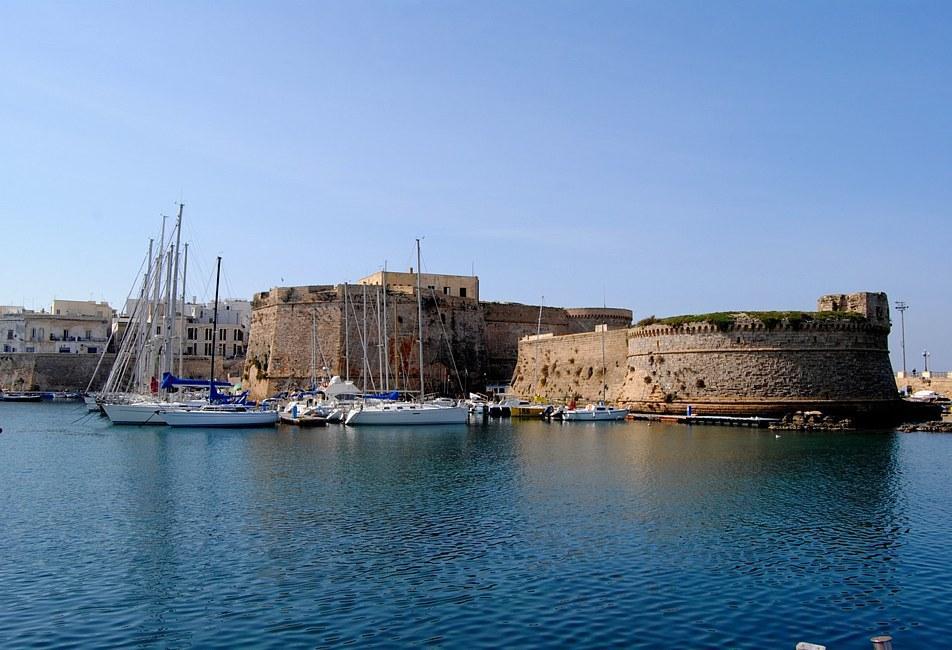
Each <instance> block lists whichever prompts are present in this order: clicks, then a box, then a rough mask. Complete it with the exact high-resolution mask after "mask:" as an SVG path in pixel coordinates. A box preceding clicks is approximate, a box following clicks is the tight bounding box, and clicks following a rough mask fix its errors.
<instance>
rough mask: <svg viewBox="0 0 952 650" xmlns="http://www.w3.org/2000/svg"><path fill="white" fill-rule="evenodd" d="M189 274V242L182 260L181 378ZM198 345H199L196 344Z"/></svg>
mask: <svg viewBox="0 0 952 650" xmlns="http://www.w3.org/2000/svg"><path fill="white" fill-rule="evenodd" d="M187 273H188V242H185V257H184V258H183V260H182V314H181V316H179V345H178V348H179V349H178V353H179V357H178V374H179V377H181V376H182V364H183V363H184V361H183V356H184V355H183V354H182V346H183V345H185V344H184V342H183V341H184V339H185V277H186V274H187ZM196 345H198V344H197V343H196Z"/></svg>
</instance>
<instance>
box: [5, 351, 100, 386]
mask: <svg viewBox="0 0 952 650" xmlns="http://www.w3.org/2000/svg"><path fill="white" fill-rule="evenodd" d="M99 357H100V355H98V354H34V353H13V354H3V355H0V388H2V389H3V390H8V391H28V390H70V391H74V390H86V386H87V385H88V384H89V379H90V377H92V376H93V372H94V371H95V370H96V364H97V363H99ZM114 359H115V355H114V354H107V355H106V356H105V358H104V359H103V361H102V364H101V365H100V367H99V371H98V372H97V373H96V381H95V382H93V390H97V389H98V388H99V387H100V386H101V385H102V383H103V382H104V381H105V380H106V376H107V375H108V374H109V368H110V367H112V362H113V360H114Z"/></svg>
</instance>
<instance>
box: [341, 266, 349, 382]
mask: <svg viewBox="0 0 952 650" xmlns="http://www.w3.org/2000/svg"><path fill="white" fill-rule="evenodd" d="M338 340H340V339H338ZM338 358H340V357H338ZM344 365H345V366H347V369H346V370H345V371H344V381H350V322H349V320H348V317H347V283H346V282H345V283H344Z"/></svg>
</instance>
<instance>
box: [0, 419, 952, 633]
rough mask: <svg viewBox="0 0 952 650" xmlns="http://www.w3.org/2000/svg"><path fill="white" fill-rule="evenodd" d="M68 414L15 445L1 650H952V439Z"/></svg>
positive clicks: (7, 501)
mask: <svg viewBox="0 0 952 650" xmlns="http://www.w3.org/2000/svg"><path fill="white" fill-rule="evenodd" d="M35 413H41V414H43V413H47V412H46V411H35ZM47 415H48V416H49V417H48V418H47V419H46V420H43V419H42V418H35V422H32V423H25V424H21V425H20V426H21V428H22V427H25V426H27V424H29V425H31V426H34V429H33V432H32V433H31V435H29V436H25V435H24V436H18V437H10V438H8V437H6V436H7V434H6V433H4V434H3V437H0V453H2V454H3V455H2V456H0V457H2V458H4V462H3V463H0V484H3V485H5V486H8V487H7V491H6V492H5V493H4V494H3V495H2V496H0V505H2V506H3V507H4V508H3V509H2V510H0V524H2V525H3V529H4V530H5V532H6V533H7V536H6V539H7V540H9V543H8V544H7V545H6V546H5V547H4V548H3V550H2V551H0V552H2V553H3V554H4V555H3V557H2V559H3V560H4V561H3V562H0V585H2V586H3V587H4V589H0V635H2V636H3V637H4V638H5V639H9V640H11V642H12V644H13V645H16V646H24V645H32V644H37V645H41V644H44V643H45V644H47V645H64V644H66V645H68V644H69V643H71V642H73V643H75V642H77V641H76V640H77V639H83V638H91V635H95V636H96V638H100V639H102V640H103V643H104V644H106V645H118V644H123V643H138V644H145V645H150V644H156V645H199V646H218V647H224V646H231V645H235V644H238V643H253V644H254V645H275V646H285V645H309V646H313V645H334V644H343V643H353V644H360V645H413V646H417V645H421V644H425V643H441V644H444V645H450V646H454V645H455V646H466V647H472V646H492V647H497V646H499V645H503V644H505V645H533V646H547V647H562V646H564V645H567V644H577V645H588V646H604V645H611V644H621V645H658V646H661V647H672V646H678V647H711V646H718V647H720V646H723V645H728V646H731V647H748V648H761V647H782V646H784V645H792V644H793V643H795V642H796V641H797V640H802V639H812V640H817V641H821V642H824V643H827V644H829V645H830V646H836V647H867V645H868V643H867V641H866V639H867V638H868V636H870V635H871V634H873V633H875V632H877V631H880V630H883V629H886V630H888V631H890V632H892V633H893V634H894V635H896V637H897V640H899V639H901V638H902V635H904V634H905V635H906V636H905V642H904V645H905V646H907V647H914V646H916V644H918V645H920V646H921V645H928V644H930V643H931V644H932V645H941V644H942V642H941V641H939V639H944V638H945V637H944V630H943V629H942V628H943V626H944V625H945V613H944V606H943V605H942V603H944V602H947V601H948V599H949V598H950V597H952V590H950V587H949V585H950V584H952V568H950V566H952V563H950V562H949V560H950V559H952V557H950V555H952V553H950V551H949V548H950V547H952V544H950V542H952V539H950V530H952V526H950V524H952V512H950V507H949V505H948V500H947V489H948V471H947V468H948V464H949V462H952V438H940V437H931V438H930V437H915V436H911V437H910V436H905V437H900V436H897V435H893V434H873V435H838V436H828V435H800V434H781V437H779V438H777V437H775V434H773V433H770V432H765V431H758V430H745V429H723V428H705V427H695V428H687V427H680V426H665V425H657V424H652V425H650V426H649V425H646V424H630V423H619V424H616V423H603V424H591V425H587V424H582V425H570V424H565V425H558V424H549V423H544V422H529V423H510V422H503V423H498V422H491V423H488V424H486V425H484V426H482V427H471V428H461V427H450V428H447V429H440V428H434V429H427V430H424V431H409V430H406V429H389V430H388V429H376V428H375V429H347V428H344V427H329V428H327V429H315V430H310V431H309V430H296V429H284V428H278V429H276V430H264V431H244V432H222V431H191V432H185V431H173V430H169V429H162V428H159V429H152V430H149V429H134V430H126V429H124V428H120V427H109V426H108V425H106V426H102V425H101V424H97V423H92V424H83V427H84V428H83V429H82V431H81V432H83V433H84V435H75V434H76V433H77V432H80V431H79V430H77V431H69V432H67V431H66V428H64V427H63V426H61V425H57V422H60V420H58V419H57V417H56V414H55V413H53V412H50V413H47ZM4 428H5V430H9V429H8V427H7V425H6V424H5V426H4ZM87 434H88V435H87Z"/></svg>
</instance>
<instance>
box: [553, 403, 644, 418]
mask: <svg viewBox="0 0 952 650" xmlns="http://www.w3.org/2000/svg"><path fill="white" fill-rule="evenodd" d="M627 416H628V409H613V408H611V407H609V406H607V405H606V404H605V402H599V403H598V404H589V405H588V406H586V407H585V408H583V409H565V410H563V411H562V419H563V420H566V421H568V422H591V421H593V420H624V419H625V418H626V417H627Z"/></svg>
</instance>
